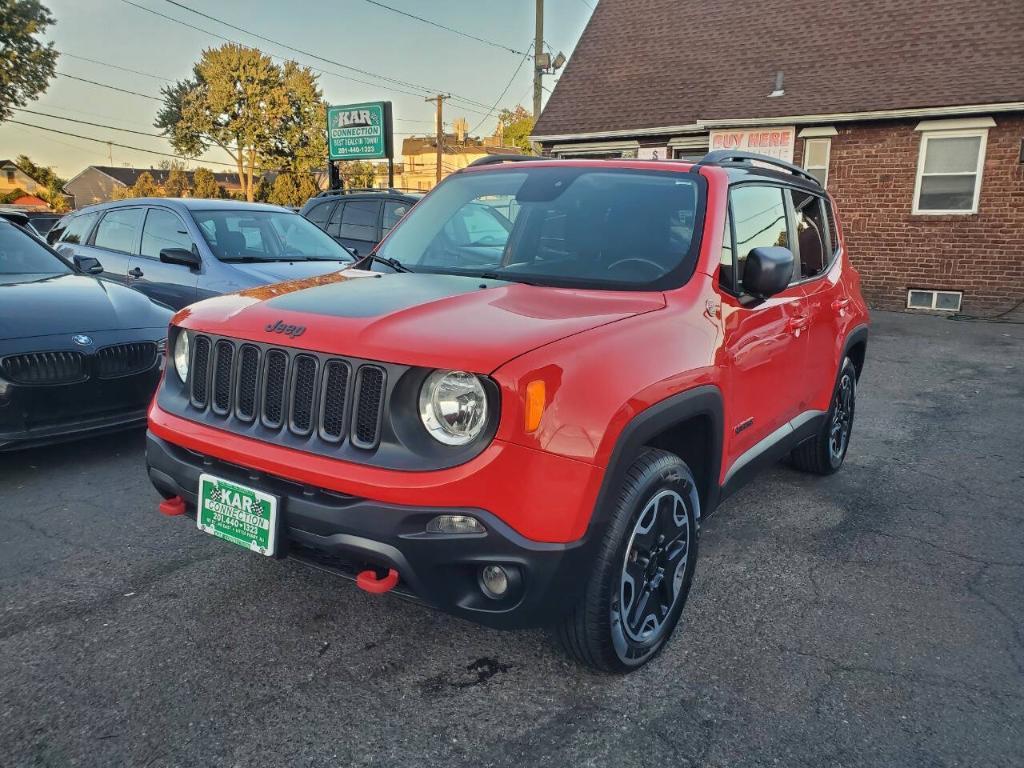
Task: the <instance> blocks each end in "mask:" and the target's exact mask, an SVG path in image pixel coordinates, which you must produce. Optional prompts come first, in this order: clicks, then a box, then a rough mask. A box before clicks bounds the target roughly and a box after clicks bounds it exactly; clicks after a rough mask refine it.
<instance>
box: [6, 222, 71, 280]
mask: <svg viewBox="0 0 1024 768" xmlns="http://www.w3.org/2000/svg"><path fill="white" fill-rule="evenodd" d="M70 273H71V268H70V267H68V265H67V264H65V263H64V262H63V261H61V260H60V259H58V258H57V257H56V256H54V255H53V254H52V253H50V252H49V251H48V250H46V248H45V247H44V246H43V245H42V243H40V242H39V241H38V240H36V239H35V238H34V237H32V235H30V234H28V233H27V232H23V231H21V230H20V229H19V228H18V227H16V226H14V225H13V224H7V223H6V222H0V280H4V278H9V277H10V276H12V275H17V276H18V279H19V280H22V279H24V278H25V276H26V275H32V276H35V275H38V276H40V277H45V276H49V275H67V274H70Z"/></svg>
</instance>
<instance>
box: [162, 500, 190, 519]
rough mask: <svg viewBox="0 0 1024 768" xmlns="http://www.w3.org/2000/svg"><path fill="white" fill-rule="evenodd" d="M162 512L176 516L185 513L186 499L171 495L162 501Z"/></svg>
mask: <svg viewBox="0 0 1024 768" xmlns="http://www.w3.org/2000/svg"><path fill="white" fill-rule="evenodd" d="M160 514H162V515H167V516H168V517H174V516H175V515H184V514H185V500H184V499H183V498H181V496H171V498H169V499H164V500H163V501H161V502H160Z"/></svg>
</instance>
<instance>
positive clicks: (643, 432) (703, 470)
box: [588, 385, 724, 538]
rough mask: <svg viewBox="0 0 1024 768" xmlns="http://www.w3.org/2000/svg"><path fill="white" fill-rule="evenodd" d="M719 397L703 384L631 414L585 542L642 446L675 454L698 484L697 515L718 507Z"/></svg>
mask: <svg viewBox="0 0 1024 768" xmlns="http://www.w3.org/2000/svg"><path fill="white" fill-rule="evenodd" d="M722 412H723V405H722V393H721V392H720V391H719V389H718V388H717V387H715V386H711V385H704V386H699V387H695V388H693V389H690V390H687V391H685V392H681V393H679V394H677V395H673V396H671V397H669V398H666V399H665V400H661V401H659V402H657V403H654V404H653V405H651V406H650V407H648V408H646V409H645V410H643V411H641V412H640V413H638V414H637V415H636V416H634V417H633V418H632V419H631V420H630V421H629V422H628V423H627V424H626V426H625V427H623V429H622V431H621V432H620V433H619V436H618V438H617V440H616V442H615V447H614V448H613V450H612V453H611V458H610V459H609V461H608V464H607V466H606V468H605V473H604V479H603V480H602V482H601V488H600V491H599V492H598V496H597V503H596V504H595V507H594V515H593V517H592V518H591V522H590V526H589V530H588V538H596V536H595V534H599V533H600V531H601V530H603V528H604V526H605V525H606V523H607V521H608V519H609V517H610V516H611V510H612V508H613V507H614V505H615V499H616V497H615V493H616V489H617V488H619V487H620V486H621V484H622V481H623V479H624V478H625V475H626V472H627V471H628V470H629V467H630V466H631V465H632V463H633V462H634V461H635V460H636V457H637V456H639V455H640V454H641V453H642V452H643V451H644V449H645V448H660V449H662V450H666V451H668V452H670V453H673V454H675V455H677V456H679V457H680V458H681V459H682V460H683V461H685V462H686V464H687V466H689V467H690V471H692V472H693V474H694V478H695V479H696V480H697V484H698V489H697V490H698V494H699V496H700V501H701V507H702V510H701V511H702V514H704V515H707V514H708V513H710V512H711V511H713V510H714V508H715V506H717V504H718V498H719V492H720V488H719V485H718V479H719V476H720V471H721V462H722V441H723V432H722V429H723V426H722V425H723V423H724V419H723V415H722Z"/></svg>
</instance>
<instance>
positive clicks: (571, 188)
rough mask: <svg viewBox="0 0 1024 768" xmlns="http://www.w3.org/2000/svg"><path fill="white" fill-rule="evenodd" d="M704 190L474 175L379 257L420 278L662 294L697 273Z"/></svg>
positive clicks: (552, 171) (667, 178) (606, 172)
mask: <svg viewBox="0 0 1024 768" xmlns="http://www.w3.org/2000/svg"><path fill="white" fill-rule="evenodd" d="M699 184H700V182H699V181H698V180H697V177H696V176H694V175H690V174H686V173H681V172H664V171H647V170H631V169H614V168H596V167H593V166H590V167H572V166H540V165H537V166H533V167H530V168H526V167H517V168H516V169H515V170H507V169H502V170H493V171H470V172H468V173H462V174H458V175H453V176H451V177H449V178H448V179H447V180H446V181H445V182H444V183H443V184H441V185H440V186H439V187H438V188H437V189H436V190H434V192H432V193H431V194H430V195H428V196H427V197H426V198H424V199H423V201H422V202H420V203H418V204H417V205H416V206H415V207H413V209H412V210H411V211H410V212H409V214H408V215H407V216H406V217H405V219H403V220H402V222H401V223H400V224H399V225H398V226H397V227H396V228H395V230H394V232H393V233H392V234H391V236H390V237H389V238H388V239H387V240H385V241H384V243H383V244H382V246H381V248H380V249H379V251H378V253H379V255H380V256H382V257H384V258H388V259H395V260H397V261H399V262H401V263H402V265H404V266H406V267H410V268H411V269H413V270H414V271H417V272H447V273H453V274H468V275H481V276H483V275H487V276H489V277H496V278H502V279H508V280H516V281H520V282H528V283H538V284H545V285H565V286H574V287H594V288H618V289H634V290H635V289H645V290H651V289H657V290H661V289H665V288H670V287H674V286H678V285H682V284H683V283H684V282H686V280H687V279H688V278H689V276H690V274H692V272H693V268H694V265H695V261H696V251H697V247H696V245H697V243H698V241H699V234H700V233H699V231H697V232H695V222H698V220H699V218H700V217H699V216H698V208H699V204H700V199H701V190H700V187H699V186H698V185H699ZM697 226H698V228H699V224H698V225H697Z"/></svg>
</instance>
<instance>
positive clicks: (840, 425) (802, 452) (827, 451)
mask: <svg viewBox="0 0 1024 768" xmlns="http://www.w3.org/2000/svg"><path fill="white" fill-rule="evenodd" d="M856 404H857V369H856V368H855V367H854V365H853V362H852V361H851V360H850V358H846V359H845V360H843V366H842V368H841V369H840V371H839V379H838V380H837V381H836V387H835V391H834V392H833V393H832V405H831V407H830V408H829V412H828V416H827V418H826V419H825V424H823V425H822V428H821V431H819V432H818V434H817V435H815V436H814V437H813V438H811V439H810V440H807V441H805V442H803V443H801V444H800V445H799V446H797V447H796V449H794V451H793V455H792V459H793V464H794V466H796V468H797V469H802V470H803V471H804V472H813V473H815V474H818V475H831V474H832V473H833V472H836V471H838V470H839V468H840V467H841V466H843V461H844V460H845V459H846V451H847V450H848V449H849V447H850V433H851V432H852V431H853V412H854V408H855V406H856Z"/></svg>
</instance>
